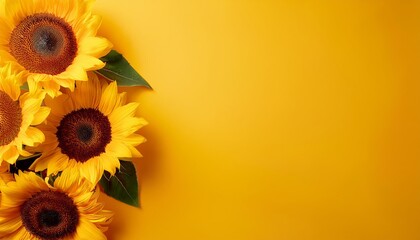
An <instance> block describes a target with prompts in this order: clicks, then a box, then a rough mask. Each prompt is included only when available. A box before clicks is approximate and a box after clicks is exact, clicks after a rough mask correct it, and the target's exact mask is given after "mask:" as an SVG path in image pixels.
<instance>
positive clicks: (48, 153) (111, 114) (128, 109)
mask: <svg viewBox="0 0 420 240" xmlns="http://www.w3.org/2000/svg"><path fill="white" fill-rule="evenodd" d="M89 78H90V79H89V81H87V82H77V83H76V88H75V90H74V92H69V91H67V93H65V94H63V95H60V96H59V97H56V98H54V99H51V98H48V97H47V98H46V99H45V103H46V105H47V106H49V107H51V114H50V115H49V116H48V118H47V121H46V122H47V124H46V125H42V126H41V127H40V128H41V129H42V130H43V132H44V133H45V142H44V144H41V145H40V146H39V148H38V149H37V151H39V152H42V156H41V157H40V158H38V159H37V160H35V162H34V163H33V164H32V166H31V169H32V170H35V171H42V170H44V169H47V175H50V174H55V173H57V172H59V171H62V170H64V169H70V170H72V171H74V174H80V175H81V176H82V177H85V178H87V179H88V180H90V181H91V182H92V183H93V184H96V183H97V182H98V181H99V179H100V178H101V176H102V175H103V173H104V170H106V171H108V172H109V173H111V175H114V174H115V172H116V169H118V168H120V162H119V158H124V159H127V158H133V157H141V154H140V152H139V151H138V150H137V149H136V148H135V147H136V146H137V145H139V144H140V143H142V142H144V141H145V139H144V137H142V136H141V135H139V134H136V133H135V132H136V131H137V130H139V129H140V128H141V127H142V126H144V125H145V124H146V121H145V120H144V119H143V118H139V117H136V116H135V113H136V110H137V108H138V103H128V104H126V94H125V93H118V89H117V83H116V82H112V83H110V84H109V85H108V84H107V83H106V82H105V81H100V80H99V79H98V77H97V75H96V74H94V73H89Z"/></svg>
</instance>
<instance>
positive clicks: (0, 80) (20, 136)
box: [0, 64, 50, 164]
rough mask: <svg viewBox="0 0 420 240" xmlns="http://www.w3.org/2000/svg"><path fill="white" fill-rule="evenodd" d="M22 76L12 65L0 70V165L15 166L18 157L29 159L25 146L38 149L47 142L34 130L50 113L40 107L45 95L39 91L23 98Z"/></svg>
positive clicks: (46, 108) (47, 109) (27, 94)
mask: <svg viewBox="0 0 420 240" xmlns="http://www.w3.org/2000/svg"><path fill="white" fill-rule="evenodd" d="M21 83H22V73H18V74H16V73H15V72H13V71H12V68H11V65H10V64H7V65H6V66H4V67H3V68H0V163H1V162H3V161H6V162H8V163H10V164H13V163H15V162H16V160H17V159H18V157H19V155H22V156H30V155H31V153H29V152H27V151H26V150H25V149H24V148H23V146H24V145H26V146H36V145H38V144H39V143H42V142H43V141H44V139H45V137H44V134H43V133H42V132H41V131H40V130H39V129H37V128H36V127H34V126H35V125H39V124H41V123H42V122H43V121H44V120H45V119H46V118H47V116H48V114H49V113H50V109H49V108H48V107H44V106H41V104H42V101H43V99H44V97H45V93H42V92H41V91H36V92H32V93H24V94H22V95H21V96H20V86H21Z"/></svg>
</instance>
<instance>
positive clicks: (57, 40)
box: [9, 13, 77, 75]
mask: <svg viewBox="0 0 420 240" xmlns="http://www.w3.org/2000/svg"><path fill="white" fill-rule="evenodd" d="M9 47H10V51H11V54H12V55H13V56H14V57H15V58H16V60H17V61H18V63H19V64H20V65H22V66H23V67H25V68H26V69H27V70H29V71H30V72H32V73H45V74H51V75H57V74H59V73H62V72H64V71H65V70H66V68H67V67H68V66H70V65H71V64H72V62H73V60H74V58H75V57H76V54H77V40H76V37H75V35H74V32H73V29H72V27H71V26H70V25H69V24H68V23H67V22H66V21H64V19H62V18H59V17H56V16H54V15H52V14H48V13H37V14H34V15H31V16H28V17H26V18H25V19H23V20H22V21H21V22H20V23H19V24H18V25H17V26H16V28H15V29H13V31H12V34H11V37H10V41H9Z"/></svg>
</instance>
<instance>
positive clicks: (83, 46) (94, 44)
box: [79, 37, 112, 58]
mask: <svg viewBox="0 0 420 240" xmlns="http://www.w3.org/2000/svg"><path fill="white" fill-rule="evenodd" d="M111 49H112V44H111V42H109V41H108V39H106V38H101V37H86V38H84V39H83V40H82V41H81V43H80V47H79V52H80V54H83V55H90V56H93V57H96V58H100V57H103V56H105V55H106V54H108V53H109V51H111Z"/></svg>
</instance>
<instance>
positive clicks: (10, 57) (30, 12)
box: [0, 0, 112, 97]
mask: <svg viewBox="0 0 420 240" xmlns="http://www.w3.org/2000/svg"><path fill="white" fill-rule="evenodd" d="M92 3H93V1H92V0H2V1H0V13H2V14H0V57H1V60H2V61H4V62H14V63H15V64H16V66H17V68H18V69H20V70H21V71H23V72H24V73H25V75H26V76H27V78H28V84H29V87H30V89H31V91H32V89H34V90H36V89H38V88H43V89H44V90H45V91H46V92H47V93H48V95H50V96H52V97H55V96H57V95H59V94H60V93H61V92H60V86H62V87H65V88H69V89H71V90H73V89H74V83H75V80H79V81H87V74H86V71H90V70H96V69H100V68H102V67H103V66H104V63H103V62H102V61H101V60H99V58H100V57H102V56H104V55H106V54H107V53H108V52H109V51H110V50H111V48H112V44H111V43H110V42H109V41H108V40H106V39H105V38H101V37H96V33H97V30H98V28H99V26H100V23H101V19H100V17H99V16H97V15H92V13H91V10H92Z"/></svg>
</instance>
